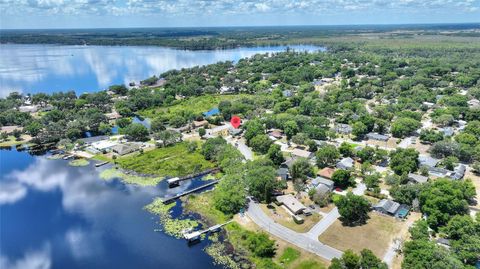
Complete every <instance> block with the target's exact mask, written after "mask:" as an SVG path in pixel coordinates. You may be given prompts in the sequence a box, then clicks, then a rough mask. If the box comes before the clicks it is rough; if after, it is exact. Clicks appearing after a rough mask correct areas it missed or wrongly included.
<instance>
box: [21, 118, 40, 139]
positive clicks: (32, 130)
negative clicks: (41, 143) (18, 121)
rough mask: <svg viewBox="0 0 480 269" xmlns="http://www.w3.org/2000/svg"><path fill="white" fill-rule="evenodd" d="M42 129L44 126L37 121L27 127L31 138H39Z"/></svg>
mask: <svg viewBox="0 0 480 269" xmlns="http://www.w3.org/2000/svg"><path fill="white" fill-rule="evenodd" d="M42 129H43V125H42V124H41V123H40V122H39V121H36V120H33V121H31V122H30V123H29V124H28V125H27V126H25V131H26V132H27V133H28V134H30V135H31V136H37V135H38V134H39V133H40V131H41V130H42Z"/></svg>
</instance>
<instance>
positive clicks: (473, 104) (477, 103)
mask: <svg viewBox="0 0 480 269" xmlns="http://www.w3.org/2000/svg"><path fill="white" fill-rule="evenodd" d="M467 104H468V106H469V107H470V108H479V107H480V101H479V100H478V99H472V100H469V101H468V102H467Z"/></svg>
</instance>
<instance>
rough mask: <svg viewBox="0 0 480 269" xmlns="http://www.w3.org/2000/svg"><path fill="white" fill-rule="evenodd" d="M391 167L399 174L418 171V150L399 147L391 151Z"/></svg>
mask: <svg viewBox="0 0 480 269" xmlns="http://www.w3.org/2000/svg"><path fill="white" fill-rule="evenodd" d="M390 168H392V170H393V172H395V174H397V175H402V174H408V173H410V172H415V171H417V169H418V152H417V151H416V150H415V149H412V148H409V149H403V148H397V149H396V150H395V151H392V152H390Z"/></svg>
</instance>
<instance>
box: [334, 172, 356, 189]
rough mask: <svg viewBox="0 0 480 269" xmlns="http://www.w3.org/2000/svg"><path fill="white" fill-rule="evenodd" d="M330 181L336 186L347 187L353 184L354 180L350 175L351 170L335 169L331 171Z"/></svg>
mask: <svg viewBox="0 0 480 269" xmlns="http://www.w3.org/2000/svg"><path fill="white" fill-rule="evenodd" d="M332 181H333V182H335V185H336V186H339V187H341V188H347V187H349V186H354V185H355V180H354V178H353V177H352V172H351V171H349V170H344V169H337V170H335V172H333V175H332Z"/></svg>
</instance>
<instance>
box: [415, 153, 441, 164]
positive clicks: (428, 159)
mask: <svg viewBox="0 0 480 269" xmlns="http://www.w3.org/2000/svg"><path fill="white" fill-rule="evenodd" d="M418 162H419V164H420V167H422V166H426V167H435V166H437V164H438V163H439V162H440V160H439V159H435V158H432V157H430V156H427V155H420V156H418Z"/></svg>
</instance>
